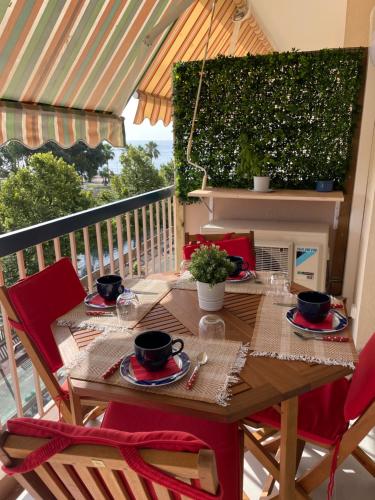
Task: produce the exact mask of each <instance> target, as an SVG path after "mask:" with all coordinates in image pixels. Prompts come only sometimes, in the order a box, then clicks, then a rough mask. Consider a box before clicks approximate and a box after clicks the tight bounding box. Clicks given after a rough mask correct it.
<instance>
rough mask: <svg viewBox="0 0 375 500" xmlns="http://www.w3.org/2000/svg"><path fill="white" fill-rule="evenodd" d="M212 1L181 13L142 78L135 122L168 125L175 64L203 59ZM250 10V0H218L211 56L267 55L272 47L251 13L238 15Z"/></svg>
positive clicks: (202, 1)
mask: <svg viewBox="0 0 375 500" xmlns="http://www.w3.org/2000/svg"><path fill="white" fill-rule="evenodd" d="M211 5H212V0H195V1H194V3H193V5H191V7H190V8H189V9H187V10H186V11H185V12H184V14H182V15H181V16H180V18H179V19H178V21H177V22H176V23H175V25H174V26H173V28H172V29H171V31H170V32H169V34H168V35H167V37H166V39H165V40H164V43H163V45H162V47H161V49H160V51H159V52H158V53H157V55H156V57H155V58H154V60H153V62H152V63H151V64H150V66H149V68H148V69H147V71H146V73H145V75H144V76H143V78H142V80H141V81H140V83H139V85H138V87H137V90H138V98H139V102H138V108H137V112H136V115H135V119H134V123H136V124H139V123H142V121H143V120H144V119H145V118H148V119H149V120H150V123H151V124H152V125H154V124H155V123H156V122H157V121H158V120H162V121H163V123H164V125H168V124H169V123H170V121H171V117H172V66H173V64H174V63H175V62H177V61H194V60H199V59H202V58H203V53H204V47H205V43H206V40H207V30H208V26H209V21H210V15H211ZM241 9H243V12H246V11H247V2H246V0H217V2H216V10H215V17H214V20H213V25H212V31H211V37H210V45H209V50H208V58H210V59H212V58H214V57H216V56H218V55H219V54H220V55H233V56H237V57H240V56H244V55H246V54H248V53H251V54H266V53H268V52H271V51H272V50H273V49H272V46H271V44H270V42H269V41H268V39H267V37H266V36H265V34H264V33H263V31H262V30H261V29H260V27H259V25H258V24H257V22H256V20H255V18H254V16H253V15H251V12H248V13H247V14H245V17H244V18H243V20H241V21H234V20H233V19H234V16H235V14H236V13H238V12H239V11H240V10H241Z"/></svg>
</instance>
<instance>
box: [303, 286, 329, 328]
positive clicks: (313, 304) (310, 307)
mask: <svg viewBox="0 0 375 500" xmlns="http://www.w3.org/2000/svg"><path fill="white" fill-rule="evenodd" d="M330 308H331V298H330V296H329V295H327V294H326V293H320V292H300V293H299V294H298V299H297V309H298V311H299V312H300V313H301V314H302V316H303V317H304V318H305V319H306V320H307V321H310V322H311V323H320V322H321V321H324V320H325V318H326V317H327V315H328V313H329V310H330Z"/></svg>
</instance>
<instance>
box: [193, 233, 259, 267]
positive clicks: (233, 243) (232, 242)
mask: <svg viewBox="0 0 375 500" xmlns="http://www.w3.org/2000/svg"><path fill="white" fill-rule="evenodd" d="M233 234H234V233H228V234H226V235H224V236H223V239H221V240H217V241H210V240H207V239H206V237H205V236H204V235H203V234H199V235H198V236H197V238H198V242H197V243H189V244H188V245H185V246H184V247H183V258H184V259H185V260H190V259H191V256H192V254H193V252H195V250H196V249H197V248H199V247H200V246H201V245H217V246H218V247H219V248H221V250H225V251H226V252H227V253H228V255H238V256H239V257H242V258H243V260H244V262H245V263H247V265H248V268H249V269H250V270H251V271H254V270H255V254H254V249H253V247H252V245H251V242H250V240H249V238H247V237H246V236H239V237H237V238H232V236H233Z"/></svg>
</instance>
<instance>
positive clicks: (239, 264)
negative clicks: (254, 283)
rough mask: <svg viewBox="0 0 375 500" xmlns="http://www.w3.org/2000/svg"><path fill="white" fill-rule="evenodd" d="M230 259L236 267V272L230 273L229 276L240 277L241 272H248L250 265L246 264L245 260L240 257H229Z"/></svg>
mask: <svg viewBox="0 0 375 500" xmlns="http://www.w3.org/2000/svg"><path fill="white" fill-rule="evenodd" d="M228 259H229V260H230V261H231V262H232V264H234V265H235V266H236V267H235V268H234V271H232V272H231V273H229V276H230V277H232V278H234V277H235V276H238V275H239V274H240V272H241V271H246V270H247V269H248V268H249V264H248V263H247V262H244V260H243V258H242V257H239V256H238V255H228Z"/></svg>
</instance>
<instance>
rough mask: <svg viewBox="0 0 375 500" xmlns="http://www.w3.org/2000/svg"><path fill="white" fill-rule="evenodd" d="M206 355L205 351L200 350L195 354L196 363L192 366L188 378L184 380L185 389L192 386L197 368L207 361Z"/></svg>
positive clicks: (196, 374)
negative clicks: (192, 369)
mask: <svg viewBox="0 0 375 500" xmlns="http://www.w3.org/2000/svg"><path fill="white" fill-rule="evenodd" d="M207 360H208V356H207V353H205V352H200V353H199V354H198V356H197V365H196V367H195V368H194V371H193V373H192V374H191V375H190V378H189V380H188V381H187V382H186V389H188V390H190V389H192V388H193V385H194V384H195V381H196V380H197V377H198V370H199V368H200V367H201V366H202V365H205V364H206V363H207Z"/></svg>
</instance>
